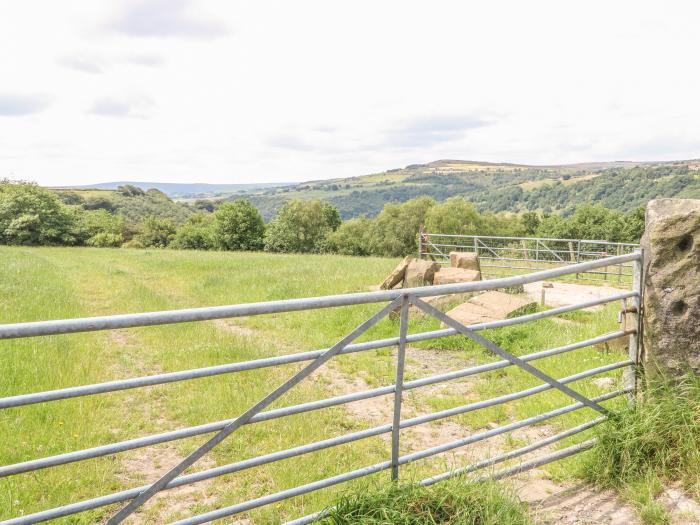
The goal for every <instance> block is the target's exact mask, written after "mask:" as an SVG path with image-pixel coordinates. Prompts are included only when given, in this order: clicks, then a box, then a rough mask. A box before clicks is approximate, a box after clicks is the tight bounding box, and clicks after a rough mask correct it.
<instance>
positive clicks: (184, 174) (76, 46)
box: [0, 0, 700, 186]
mask: <svg viewBox="0 0 700 525" xmlns="http://www.w3.org/2000/svg"><path fill="white" fill-rule="evenodd" d="M699 18H700V3H698V2H694V1H688V2H679V1H674V0H665V1H663V2H661V1H655V2H645V1H639V0H636V1H629V2H628V1H622V0H618V1H614V2H610V1H596V0H585V1H577V0H569V1H566V2H563V1H552V2H548V1H538V0H530V1H527V2H523V1H522V0H520V1H517V0H516V1H499V0H488V1H487V0H483V1H465V0H461V1H447V0H441V1H432V2H427V1H422V2H413V1H407V0H402V1H389V0H382V1H376V0H375V1H362V0H353V1H351V2H340V1H329V0H324V1H305V0H294V1H288V0H287V1H280V2H277V1H268V0H258V1H250V2H248V1H234V0H216V1H215V0H191V1H190V0H119V1H115V0H100V1H98V2H95V1H90V0H83V1H70V0H61V1H60V2H54V1H47V0H42V1H37V0H22V1H21V2H18V1H16V0H0V42H1V44H2V45H0V179H1V178H10V179H16V180H32V181H37V182H38V183H40V184H43V185H54V186H60V185H75V184H90V183H95V182H104V181H114V180H133V181H158V182H210V183H253V182H291V181H305V180H316V179H324V178H335V177H348V176H355V175H362V174H367V173H373V172H378V171H383V170H386V169H392V168H398V167H403V166H406V165H407V164H414V163H423V162H430V161H433V160H438V159H462V160H483V161H492V162H516V163H527V164H558V163H572V162H587V161H607V160H673V159H689V158H698V157H700V102H699V99H700V68H699V67H697V63H698V57H697V53H698V50H700V31H698V30H697V20H698V19H699Z"/></svg>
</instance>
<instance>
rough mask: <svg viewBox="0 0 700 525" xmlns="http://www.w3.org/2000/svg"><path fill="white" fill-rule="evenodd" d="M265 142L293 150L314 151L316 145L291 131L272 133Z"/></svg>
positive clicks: (278, 147)
mask: <svg viewBox="0 0 700 525" xmlns="http://www.w3.org/2000/svg"><path fill="white" fill-rule="evenodd" d="M265 142H266V144H267V145H268V146H270V147H272V148H277V149H289V150H294V151H314V150H316V149H317V146H316V145H314V144H312V143H311V142H308V141H306V140H304V139H302V138H301V137H300V136H298V135H294V134H291V133H280V134H277V135H273V136H271V137H268V138H267V140H266V141H265Z"/></svg>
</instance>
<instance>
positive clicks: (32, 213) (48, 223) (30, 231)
mask: <svg viewBox="0 0 700 525" xmlns="http://www.w3.org/2000/svg"><path fill="white" fill-rule="evenodd" d="M72 221H73V215H72V214H71V213H70V212H69V210H68V209H67V207H66V206H64V205H63V204H61V201H60V200H59V199H58V198H57V197H56V195H54V194H53V193H51V192H50V191H49V190H46V189H44V188H40V187H39V186H37V185H36V184H31V183H26V182H11V181H9V180H0V243H2V244H30V245H42V244H74V243H75V241H76V239H75V237H74V236H73V234H72V231H71V230H72Z"/></svg>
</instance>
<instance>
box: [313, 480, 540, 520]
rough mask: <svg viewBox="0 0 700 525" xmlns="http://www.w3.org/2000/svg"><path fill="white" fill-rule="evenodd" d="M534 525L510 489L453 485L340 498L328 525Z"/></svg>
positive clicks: (372, 489)
mask: <svg viewBox="0 0 700 525" xmlns="http://www.w3.org/2000/svg"><path fill="white" fill-rule="evenodd" d="M357 523H362V524H364V525H388V524H395V525H441V524H445V525H446V524H450V525H530V524H531V523H532V522H531V520H530V518H529V517H528V514H527V509H526V507H525V506H524V505H523V504H522V503H520V501H519V500H518V498H517V496H516V495H515V494H514V493H513V492H512V491H510V490H509V489H508V488H507V486H506V485H503V484H499V483H494V482H483V483H468V482H467V483H465V482H464V481H463V480H450V481H447V482H444V483H441V484H439V485H433V486H431V487H427V488H425V487H420V486H417V485H409V484H406V485H396V484H393V483H389V484H384V485H382V486H371V485H370V486H366V487H363V490H358V491H354V492H351V493H348V494H345V495H343V496H342V497H341V498H339V500H338V502H337V504H336V505H335V506H334V507H332V508H330V509H329V511H328V514H327V515H326V517H325V518H324V519H323V520H322V521H321V524H322V525H354V524H357Z"/></svg>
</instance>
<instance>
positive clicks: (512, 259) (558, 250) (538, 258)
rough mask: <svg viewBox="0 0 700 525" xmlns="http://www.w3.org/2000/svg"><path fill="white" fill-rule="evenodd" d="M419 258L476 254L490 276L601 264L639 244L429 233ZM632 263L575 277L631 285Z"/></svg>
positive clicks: (421, 234)
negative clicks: (460, 252) (459, 253)
mask: <svg viewBox="0 0 700 525" xmlns="http://www.w3.org/2000/svg"><path fill="white" fill-rule="evenodd" d="M418 243H419V244H418V255H419V257H420V258H422V259H432V260H436V261H439V262H441V263H448V262H449V259H450V257H449V253H450V252H453V251H465V252H474V253H477V254H478V255H479V259H480V260H481V267H482V268H484V269H486V270H484V273H486V274H488V275H489V276H498V275H503V274H511V273H523V272H532V271H535V270H544V269H549V268H552V267H555V266H561V265H571V264H578V263H581V262H586V261H597V260H599V259H603V258H606V257H611V256H616V255H625V254H628V253H633V252H634V251H635V250H636V249H638V248H639V245H638V244H632V243H625V242H610V241H595V240H590V239H550V238H540V237H497V236H488V235H451V234H445V233H429V232H427V231H425V230H423V229H421V231H420V232H419V235H418ZM632 271H633V268H632V264H631V263H619V264H616V265H610V266H604V267H602V268H598V269H596V270H593V271H586V272H578V273H576V274H574V276H575V278H576V279H578V278H580V277H581V276H583V277H585V278H587V279H601V280H604V281H612V282H618V283H621V282H630V280H631V278H632Z"/></svg>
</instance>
